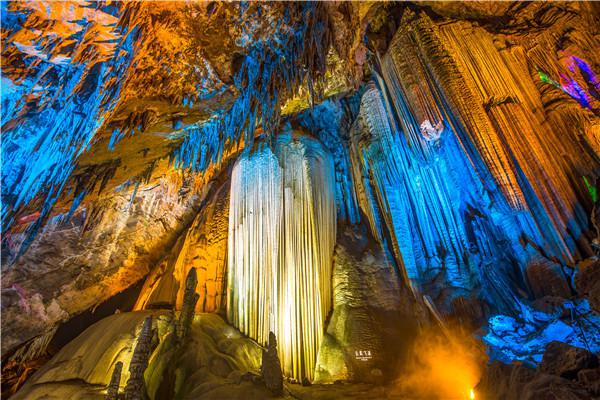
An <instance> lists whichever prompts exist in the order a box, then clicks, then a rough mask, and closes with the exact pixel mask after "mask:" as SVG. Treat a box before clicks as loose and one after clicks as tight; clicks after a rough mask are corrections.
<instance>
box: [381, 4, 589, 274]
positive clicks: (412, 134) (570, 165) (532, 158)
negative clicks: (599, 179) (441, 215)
mask: <svg viewBox="0 0 600 400" xmlns="http://www.w3.org/2000/svg"><path fill="white" fill-rule="evenodd" d="M404 18H405V21H406V24H402V26H401V28H400V29H399V31H398V32H397V33H396V35H395V37H394V39H393V41H392V43H391V44H390V48H389V51H388V53H387V54H386V55H385V56H384V57H383V60H382V70H383V78H384V81H385V85H386V86H387V87H388V89H389V91H390V94H391V96H390V97H391V98H390V103H391V105H392V107H393V109H394V110H395V111H396V112H397V114H398V115H400V116H401V118H400V121H399V124H400V128H401V129H402V131H403V132H404V134H405V135H406V136H407V138H408V141H409V144H410V145H411V146H413V147H417V148H421V149H422V150H423V151H425V146H424V145H423V142H425V141H426V140H427V139H425V138H424V137H420V136H421V135H420V134H419V132H418V128H417V126H418V125H421V126H422V124H424V123H426V122H427V121H429V122H430V123H431V124H437V123H440V124H443V125H444V126H445V127H446V128H449V129H451V130H452V131H454V133H455V135H456V136H457V138H458V140H459V143H460V146H461V147H463V149H464V151H465V153H466V154H467V156H468V160H469V162H470V163H471V165H472V167H473V168H474V169H475V171H476V172H477V173H478V174H479V175H480V177H481V179H482V182H483V184H484V185H486V186H487V187H488V188H489V189H492V190H493V187H494V186H495V185H498V186H499V188H500V189H501V191H502V193H503V195H504V197H505V199H506V201H508V203H509V204H510V205H511V207H512V208H514V209H515V210H524V211H529V212H531V214H532V215H533V217H534V220H533V221H534V223H535V224H536V225H537V226H538V229H539V230H541V231H542V232H541V233H542V236H543V239H542V241H543V243H542V244H543V246H546V247H547V248H552V249H554V251H555V253H556V255H557V256H559V257H560V258H561V259H562V260H563V262H571V263H572V262H573V261H574V260H576V259H577V258H579V257H581V254H580V253H579V252H582V254H583V255H586V254H587V255H589V254H590V253H591V250H590V247H589V243H588V242H589V238H588V237H587V236H586V230H587V212H585V210H584V208H586V207H588V206H590V204H589V201H588V200H587V199H585V198H584V197H585V196H583V195H582V193H584V191H585V187H584V182H583V179H582V176H594V174H596V173H597V165H598V158H597V155H594V152H593V148H594V145H595V144H594V142H593V140H587V139H583V138H585V136H583V138H582V137H581V133H577V131H578V130H577V129H573V125H574V126H580V127H581V128H580V129H579V130H580V131H585V132H587V133H586V134H589V132H590V129H592V128H589V125H590V123H589V121H590V114H591V113H590V111H589V110H587V109H585V107H579V111H576V110H574V109H573V108H572V107H569V108H568V110H569V111H568V112H562V111H561V113H560V114H561V115H560V116H558V115H557V114H556V113H555V112H554V113H553V114H550V115H547V114H546V113H545V112H544V109H545V106H544V104H543V103H542V96H540V91H541V90H538V88H541V86H539V85H540V84H538V86H536V81H535V80H533V79H532V76H531V75H530V71H531V69H532V65H534V64H533V62H532V60H533V61H534V62H536V63H538V62H539V63H541V64H543V65H545V66H549V65H551V64H549V61H548V57H546V56H544V55H541V54H540V53H539V49H532V50H531V51H530V53H529V54H531V56H532V60H528V56H529V55H528V53H526V52H525V51H524V49H523V48H522V47H521V46H513V45H511V43H510V39H508V40H507V41H506V42H504V41H502V40H497V39H494V37H493V36H492V35H490V34H489V33H488V32H486V31H485V30H484V29H482V28H478V27H475V26H473V25H472V24H471V23H469V22H453V23H450V24H442V25H436V23H434V22H433V21H432V20H431V19H430V18H429V17H428V16H426V15H425V14H423V13H421V14H417V15H415V14H412V15H408V14H407V15H405V16H404ZM542 42H543V40H542ZM573 64H574V65H575V64H577V61H576V60H575V61H573ZM552 65H553V64H552ZM577 65H581V67H579V70H580V71H581V70H588V69H589V68H587V64H585V63H584V62H583V61H582V62H581V63H579V64H577ZM548 68H549V67H548ZM572 70H573V71H575V68H572ZM535 74H536V77H535V78H536V80H538V81H539V78H538V77H537V74H538V72H537V71H535ZM573 74H574V72H573V73H571V75H573ZM581 75H586V74H585V73H583V72H582V73H581ZM586 76H587V78H586V79H588V81H590V82H592V81H593V80H594V79H595V78H594V76H593V73H591V72H590V73H589V74H587V75H586ZM580 80H585V79H583V78H581V79H580ZM590 87H593V83H590ZM590 90H591V89H590ZM398 93H402V96H398V95H397V94H398ZM552 98H556V96H554V95H553V96H552ZM573 104H575V103H573ZM554 107H555V106H554ZM562 108H565V107H562ZM407 114H410V115H411V118H412V119H413V120H412V121H410V120H409V121H407V120H406V118H405V116H406V115H407ZM549 117H550V118H549ZM549 121H552V123H549ZM566 121H571V122H572V124H571V125H570V126H568V125H569V124H568V123H567V125H565V122H566ZM586 121H587V122H586ZM415 123H416V124H417V125H415ZM410 125H413V127H411V126H410ZM577 136H579V137H577ZM588 136H589V135H588ZM582 139H583V140H582ZM586 140H587V141H586ZM542 227H543V228H542ZM578 251H579V252H578Z"/></svg>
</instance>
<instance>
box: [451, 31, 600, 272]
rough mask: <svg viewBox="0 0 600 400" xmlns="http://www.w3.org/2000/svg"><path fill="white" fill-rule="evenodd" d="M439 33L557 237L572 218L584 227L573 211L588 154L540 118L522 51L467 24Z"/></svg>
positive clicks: (589, 159) (567, 250) (541, 112)
mask: <svg viewBox="0 0 600 400" xmlns="http://www.w3.org/2000/svg"><path fill="white" fill-rule="evenodd" d="M440 34H441V37H442V38H443V41H444V43H447V46H448V48H449V49H451V50H450V51H451V53H452V54H453V57H454V59H455V60H456V62H457V65H458V67H459V69H460V70H461V73H462V76H463V78H464V80H465V83H466V84H467V85H469V86H470V87H472V88H474V90H472V92H473V94H475V95H476V97H477V98H478V99H479V101H480V102H481V103H482V104H485V110H486V113H487V117H488V118H489V120H490V121H491V122H492V123H493V125H494V128H495V130H496V132H497V135H498V137H499V138H500V139H501V141H500V146H499V147H498V149H497V151H498V152H499V153H500V152H502V153H506V154H509V155H510V157H511V158H513V159H514V160H515V162H516V163H517V164H518V165H519V168H520V169H521V170H522V171H523V174H524V176H525V177H526V179H527V181H528V182H530V183H531V185H532V187H533V190H534V191H535V193H536V194H537V197H538V198H539V199H540V200H541V202H542V204H543V207H544V209H545V211H546V213H548V215H549V216H550V221H551V223H552V224H553V225H554V228H555V229H556V230H557V231H558V232H560V233H561V236H563V235H565V234H569V233H571V232H569V230H570V228H569V223H570V222H571V221H572V220H575V221H578V222H580V224H581V225H582V226H585V225H586V223H585V219H586V217H585V216H584V215H579V214H578V213H577V207H578V204H579V202H580V195H578V192H580V193H582V192H584V191H585V188H584V186H583V180H582V179H581V178H580V176H579V174H582V173H583V171H585V170H590V165H593V164H594V161H593V157H590V154H589V153H588V152H586V149H585V148H583V147H581V145H580V143H579V140H578V139H577V138H576V137H574V135H573V134H572V132H560V131H559V130H557V129H556V128H555V127H554V126H553V125H551V124H548V123H547V122H546V120H547V116H546V114H545V112H544V107H543V105H542V102H541V99H540V94H539V92H538V90H537V88H536V86H535V84H534V82H533V81H532V79H531V77H530V75H529V70H528V66H527V59H526V58H525V57H524V54H523V52H522V49H521V48H520V47H518V46H513V47H509V46H505V45H502V46H500V45H499V43H498V41H496V42H495V41H494V38H493V37H492V36H491V35H490V34H488V33H487V32H485V31H484V30H482V29H479V28H475V27H472V26H471V25H470V24H468V23H462V22H461V23H453V24H448V25H444V26H443V27H441V29H440ZM498 47H499V48H498ZM572 103H573V104H575V102H574V101H572ZM574 183H578V184H579V185H574ZM577 186H579V188H578V187H577ZM526 202H527V200H526ZM527 206H528V208H530V207H531V205H530V204H527ZM573 239H575V240H577V239H579V238H578V237H577V236H575V237H573ZM569 247H570V246H569V245H568V243H563V248H562V251H563V255H564V257H565V259H567V260H572V259H573V258H574V253H573V252H572V250H571V249H570V248H569Z"/></svg>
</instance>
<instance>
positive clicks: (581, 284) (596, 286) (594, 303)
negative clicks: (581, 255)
mask: <svg viewBox="0 0 600 400" xmlns="http://www.w3.org/2000/svg"><path fill="white" fill-rule="evenodd" d="M574 281H575V288H576V289H577V292H579V294H581V295H583V296H586V297H587V299H588V301H589V303H590V307H591V308H592V310H594V311H596V312H598V313H600V259H599V258H597V257H590V258H588V259H586V260H583V261H582V262H581V263H579V265H578V267H577V273H576V274H575V278H574Z"/></svg>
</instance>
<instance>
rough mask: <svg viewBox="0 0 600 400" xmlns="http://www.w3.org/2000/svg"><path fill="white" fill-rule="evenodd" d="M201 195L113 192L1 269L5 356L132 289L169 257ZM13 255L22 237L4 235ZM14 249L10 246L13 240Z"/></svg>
mask: <svg viewBox="0 0 600 400" xmlns="http://www.w3.org/2000/svg"><path fill="white" fill-rule="evenodd" d="M198 202H199V196H198V194H197V193H194V192H191V191H188V192H187V195H183V196H181V195H180V193H178V192H177V191H175V190H172V186H171V185H170V184H169V183H168V182H167V180H163V181H162V183H161V184H159V185H156V186H150V187H142V188H141V189H139V190H138V191H137V193H135V192H129V193H127V192H126V191H124V192H123V193H116V194H114V195H113V196H108V197H105V198H103V199H100V200H98V202H96V203H94V204H93V206H91V207H88V208H86V209H81V210H79V211H78V212H77V213H76V214H75V215H74V216H73V217H72V218H71V219H70V220H69V221H68V222H66V223H59V221H60V220H61V216H59V217H58V218H57V222H56V223H55V224H51V225H49V226H48V227H46V229H45V231H44V232H42V234H40V235H39V236H38V237H37V238H36V240H35V241H34V242H33V243H32V245H31V247H30V249H29V251H28V252H27V253H26V254H25V255H23V256H22V257H20V258H19V259H17V261H16V262H13V263H3V271H2V314H3V316H4V320H3V322H2V333H3V340H2V354H3V355H4V354H5V352H6V351H8V350H10V349H11V348H13V347H14V346H17V345H19V344H21V343H24V342H25V341H27V340H29V339H31V338H32V337H35V336H38V335H42V334H44V333H46V332H47V331H49V330H51V329H53V328H54V327H56V325H57V324H58V323H60V322H62V321H65V320H67V319H68V318H69V317H71V316H74V315H77V314H79V313H82V312H83V311H85V310H88V309H90V308H93V307H94V306H95V305H97V304H100V303H102V302H103V301H104V300H106V299H108V298H110V297H112V296H114V295H115V294H117V293H119V292H121V291H123V290H124V289H127V288H128V287H130V286H132V285H133V284H135V283H136V282H138V281H139V280H140V279H142V278H144V277H145V276H146V274H147V273H148V272H149V271H150V270H151V269H152V268H153V266H154V265H155V264H156V263H157V262H158V261H159V260H160V259H162V258H163V257H164V256H165V255H166V254H168V251H169V249H170V248H171V246H172V245H173V244H174V243H175V242H176V240H177V238H178V237H179V235H180V234H181V232H182V231H183V230H184V229H185V228H186V227H187V226H188V225H189V224H190V223H191V222H192V220H193V216H194V215H195V214H196V212H197V211H196V210H197V208H196V207H197V206H198ZM4 239H5V240H8V241H9V242H8V243H5V244H6V245H7V246H9V247H8V249H7V248H4V249H3V250H5V252H4V255H7V252H8V251H9V249H10V250H11V251H12V254H16V253H17V251H18V248H19V239H20V237H19V235H18V234H13V235H11V236H10V237H5V238H4ZM11 240H13V241H14V242H15V243H16V244H15V246H14V247H12V248H11V247H10V241H11Z"/></svg>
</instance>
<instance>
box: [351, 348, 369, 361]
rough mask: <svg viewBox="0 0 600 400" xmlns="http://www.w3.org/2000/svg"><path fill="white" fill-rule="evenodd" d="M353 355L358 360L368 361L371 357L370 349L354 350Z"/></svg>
mask: <svg viewBox="0 0 600 400" xmlns="http://www.w3.org/2000/svg"><path fill="white" fill-rule="evenodd" d="M354 357H356V359H357V360H360V361H369V360H370V359H371V358H373V356H372V355H371V350H354Z"/></svg>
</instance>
